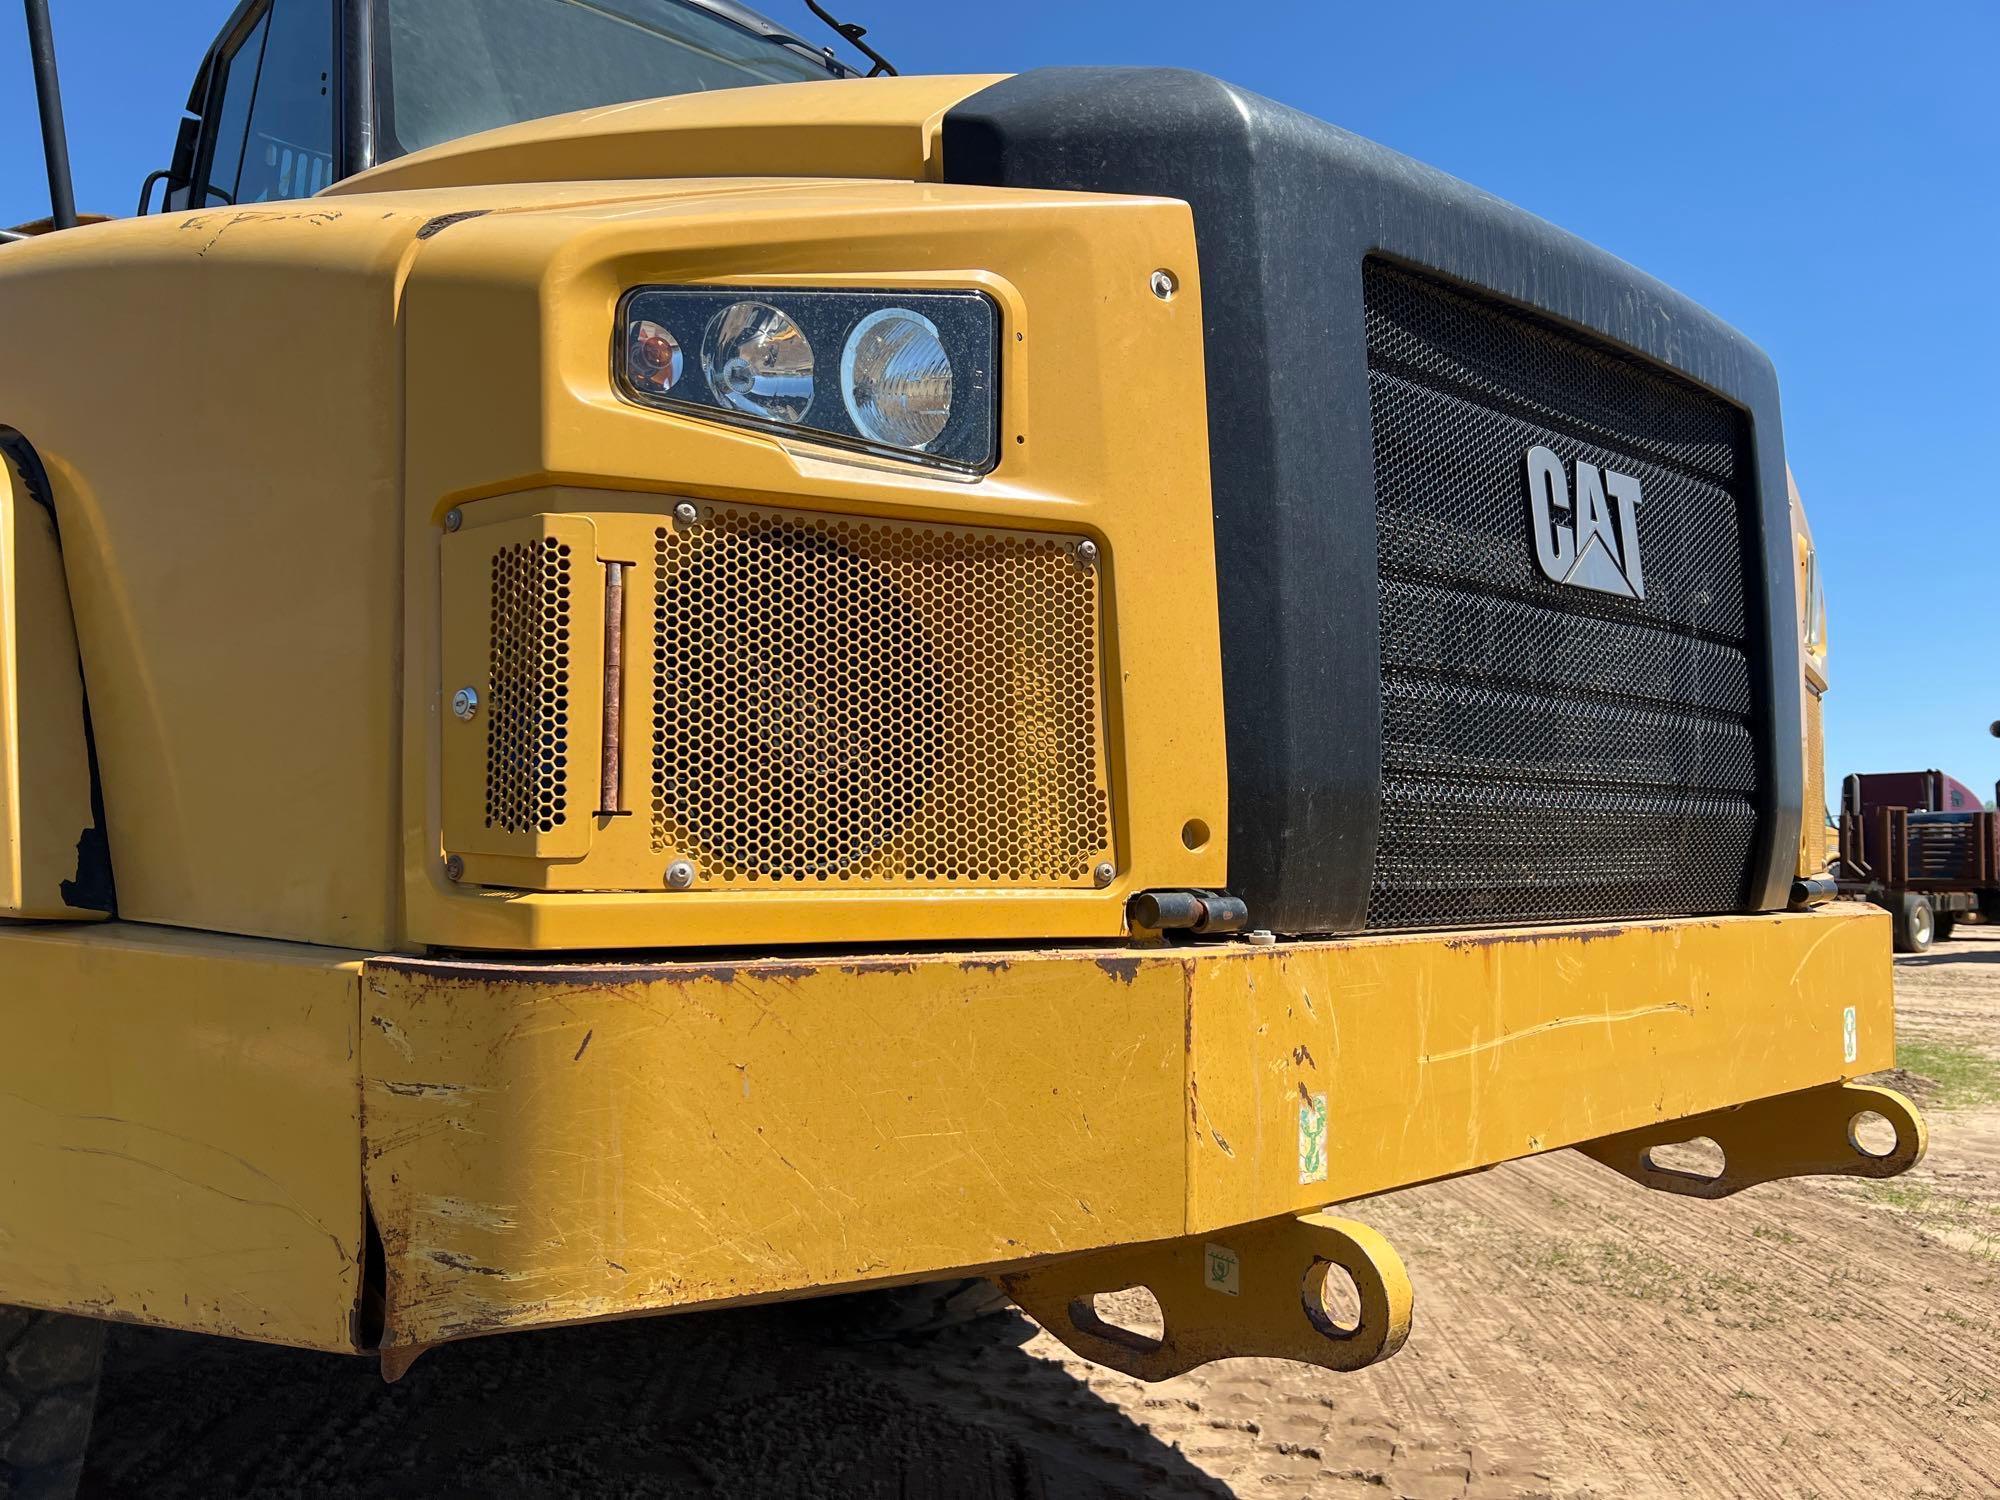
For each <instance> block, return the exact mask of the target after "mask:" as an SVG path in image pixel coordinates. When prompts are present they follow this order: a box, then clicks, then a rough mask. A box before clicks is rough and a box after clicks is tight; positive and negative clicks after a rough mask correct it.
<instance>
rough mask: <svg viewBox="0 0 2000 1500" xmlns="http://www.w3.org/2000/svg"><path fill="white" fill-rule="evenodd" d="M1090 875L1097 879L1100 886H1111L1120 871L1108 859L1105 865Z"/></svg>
mask: <svg viewBox="0 0 2000 1500" xmlns="http://www.w3.org/2000/svg"><path fill="white" fill-rule="evenodd" d="M1090 873H1091V874H1092V875H1093V876H1094V877H1095V878H1096V880H1097V883H1098V884H1099V885H1109V884H1111V881H1112V879H1113V877H1115V876H1116V875H1117V874H1118V869H1117V867H1116V866H1115V865H1113V864H1112V863H1111V861H1110V860H1108V859H1107V860H1106V861H1105V862H1104V863H1103V864H1101V865H1099V866H1098V867H1097V868H1096V869H1095V870H1092V871H1091V872H1090Z"/></svg>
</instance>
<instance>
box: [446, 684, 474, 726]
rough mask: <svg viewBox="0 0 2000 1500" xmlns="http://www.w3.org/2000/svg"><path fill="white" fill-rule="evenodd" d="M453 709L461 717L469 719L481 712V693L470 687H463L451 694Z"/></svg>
mask: <svg viewBox="0 0 2000 1500" xmlns="http://www.w3.org/2000/svg"><path fill="white" fill-rule="evenodd" d="M451 711H452V712H453V713H455V714H457V715H458V716H459V718H461V719H469V718H471V717H472V716H473V715H474V714H476V713H478V712H479V694H478V693H476V692H474V691H473V690H472V689H471V688H469V687H462V688H460V689H459V690H458V691H457V692H455V693H453V694H452V695H451Z"/></svg>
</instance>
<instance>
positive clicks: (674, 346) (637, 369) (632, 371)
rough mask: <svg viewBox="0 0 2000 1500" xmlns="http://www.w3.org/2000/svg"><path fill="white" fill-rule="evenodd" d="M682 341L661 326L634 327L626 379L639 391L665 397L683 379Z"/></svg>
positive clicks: (641, 325) (637, 325) (652, 324)
mask: <svg viewBox="0 0 2000 1500" xmlns="http://www.w3.org/2000/svg"><path fill="white" fill-rule="evenodd" d="M682 363H683V359H682V355H681V345H680V340H679V339H677V338H675V337H674V336H673V335H672V334H671V333H669V332H667V330H666V329H664V328H662V327H661V326H660V325H659V324H658V323H649V322H645V321H640V322H636V323H634V324H633V325H632V333H631V348H630V351H629V357H628V358H627V360H626V363H625V369H626V376H627V378H628V379H630V380H631V382H632V385H633V387H634V388H635V389H637V390H641V391H650V392H652V393H654V394H655V395H659V394H664V393H665V392H667V391H670V390H672V389H673V388H674V385H675V384H676V382H678V381H679V380H680V378H681V365H682Z"/></svg>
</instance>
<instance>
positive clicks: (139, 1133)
mask: <svg viewBox="0 0 2000 1500" xmlns="http://www.w3.org/2000/svg"><path fill="white" fill-rule="evenodd" d="M359 956H360V955H358V954H351V953H340V952H336V951H333V950H328V949H313V948H304V947H299V946H295V945H291V944H285V943H269V942H252V941H246V940H242V939H236V938H221V937H213V936H208V935H205V934H197V933H179V932H173V931H170V930H167V929H159V928H144V927H137V926H133V925H131V924H128V923H110V924H106V925H103V926H96V927H7V926H0V1143H4V1144H3V1145H0V1303H15V1304H19V1305H22V1306H28V1307H52V1308H62V1309H66V1310H69V1311H73V1312H83V1313H89V1314H91V1315H93V1316H97V1317H108V1318H117V1319H123V1320H127V1321H135V1322H144V1323H159V1324H165V1325H169V1326H172V1327H176V1328H189V1329H195V1330H198V1331H200V1332H203V1333H218V1334H228V1335H231V1336H233V1337H237V1338H248V1339H262V1340H269V1341H273V1342H278V1343H287V1344H300V1345H306V1346H309V1347H313V1348H321V1349H349V1348H352V1347H353V1337H354V1328H353V1318H354V1314H355V1311H356V1308H357V1305H358V1302H359V1298H360V1294H361V1249H362V1204H361V1172H360V1159H361V1127H360V1084H359V1077H358V1070H359V1060H358V1050H359V1049H358V1038H357V1036H356V1026H357V1024H358V1017H359V1006H358V989H359V983H360V980H359V965H358V964H357V963H356V962H355V960H356V959H358V958H359Z"/></svg>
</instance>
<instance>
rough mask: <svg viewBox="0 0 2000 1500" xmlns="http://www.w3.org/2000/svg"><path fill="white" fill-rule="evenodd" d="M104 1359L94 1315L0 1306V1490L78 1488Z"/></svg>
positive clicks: (46, 1497)
mask: <svg viewBox="0 0 2000 1500" xmlns="http://www.w3.org/2000/svg"><path fill="white" fill-rule="evenodd" d="M103 1365H104V1325H103V1324H102V1323H100V1322H98V1321H97V1320H96V1319H95V1318H73V1317H70V1316H69V1315H68V1314H66V1313H51V1312H36V1311H32V1310H30V1309H28V1308H25V1307H0V1495H6V1496H10V1497H13V1500H70V1497H71V1496H73V1495H74V1494H75V1493H76V1486H77V1481H78V1479H79V1478H81V1477H82V1474H83V1459H84V1453H85V1450H86V1449H88V1447H89V1446H90V1421H91V1418H92V1416H93V1415H95V1413H96V1410H97V1377H98V1372H99V1371H100V1370H101V1369H102V1368H103Z"/></svg>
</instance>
